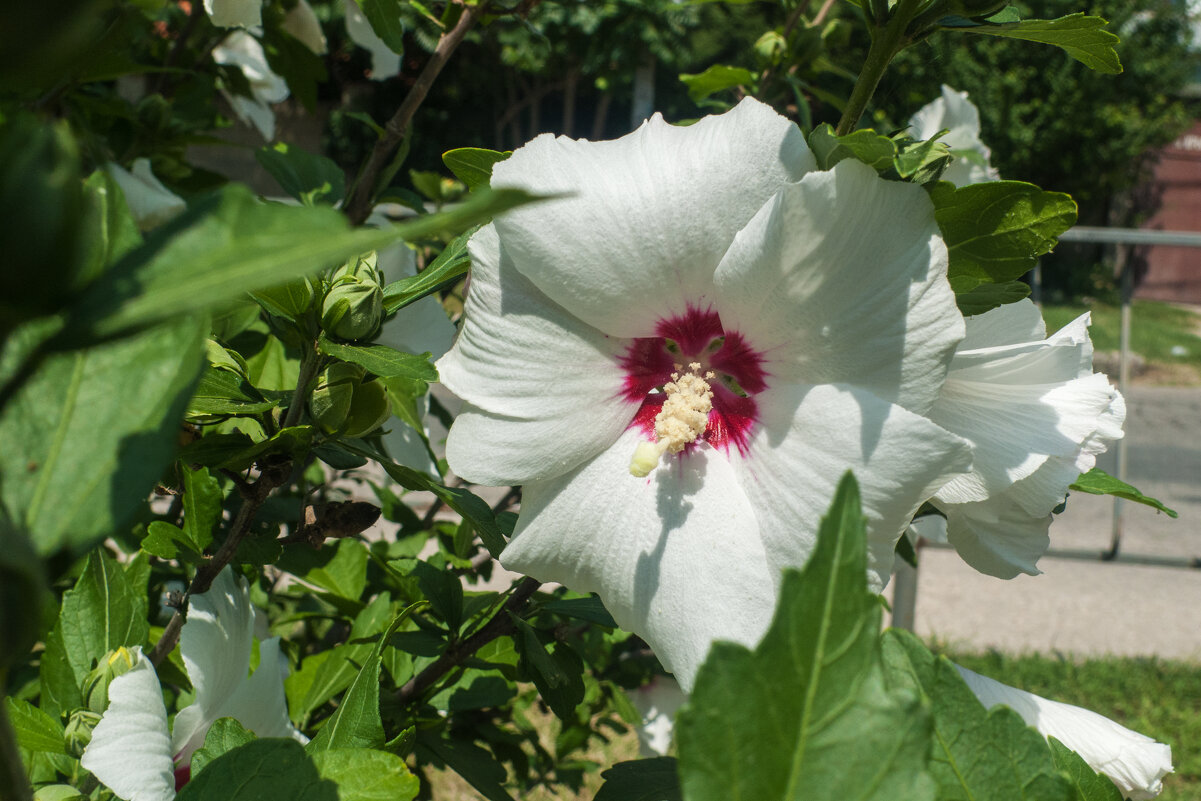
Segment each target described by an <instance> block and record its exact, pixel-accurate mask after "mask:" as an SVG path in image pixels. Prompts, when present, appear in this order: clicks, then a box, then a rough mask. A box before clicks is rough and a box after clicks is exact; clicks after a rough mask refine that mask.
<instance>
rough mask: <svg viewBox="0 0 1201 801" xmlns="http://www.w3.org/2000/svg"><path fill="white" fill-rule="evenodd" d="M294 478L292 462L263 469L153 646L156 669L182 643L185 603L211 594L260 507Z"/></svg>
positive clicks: (152, 657)
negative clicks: (226, 532)
mask: <svg viewBox="0 0 1201 801" xmlns="http://www.w3.org/2000/svg"><path fill="white" fill-rule="evenodd" d="M291 475H292V463H291V462H285V463H283V464H278V465H272V466H270V467H267V468H266V469H264V470H263V472H262V474H261V475H260V476H259V480H258V481H256V482H254V484H253V485H251V487H250V488H249V489H248V490H247V491H246V493H245V500H243V502H242V508H240V509H239V510H238V514H237V515H236V516H235V517H234V519H233V522H232V523H231V524H230V527H229V534H228V535H227V536H226V537H225V542H223V543H221V547H220V548H219V549H217V553H215V554H213V558H212V559H209V560H208V561H207V562H205V563H204V564H202V565H201V566H200V568H199V569H198V570H197V571H196V576H195V577H194V578H193V579H192V583H191V585H189V587H188V591H187V593H185V594H184V597H183V599H182V602H181V608H180V610H178V611H176V612H175V614H174V615H172V616H171V620H170V621H169V622H168V623H167V627H166V628H165V629H163V636H161V637H159V640H158V642H157V643H155V644H154V649H153V650H152V651H151V652H150V661H151V662H153V663H154V664H155V665H156V666H157V665H159V664H161V663H162V661H163V660H164V659H165V658H166V657H167V654H169V653H171V651H172V650H173V649H174V648H175V644H176V643H177V642H178V641H179V632H180V630H181V629H182V628H183V623H184V613H183V607H182V603H186V602H187V600H188V599H189V598H191V597H192V596H193V595H198V594H200V593H202V592H206V591H208V589H209V587H211V586H213V579H215V578H217V574H218V573H220V572H221V570H222V569H223V568H224V567H225V566H226V565H227V564H229V563H230V560H232V559H233V557H234V553H236V552H237V550H238V546H239V545H240V544H241V543H242V540H243V539H244V538H245V536H246V534H247V533H248V532H249V531H250V524H251V523H253V522H254V516H255V515H256V514H258V511H259V508H260V507H261V506H262V505H263V504H264V503H265V502H266V500H267V497H268V496H269V495H270V494H271V493H272V492H273V491H274V490H275V489H276V488H277V487H281V486H283V485H284V484H285V483H287V481H288V479H289V478H290V477H291Z"/></svg>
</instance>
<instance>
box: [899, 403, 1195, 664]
mask: <svg viewBox="0 0 1201 801" xmlns="http://www.w3.org/2000/svg"><path fill="white" fill-rule="evenodd" d="M1127 405H1128V419H1127V423H1126V432H1127V433H1126V436H1127V438H1128V440H1127V442H1128V444H1127V447H1128V457H1127V458H1128V462H1127V465H1128V476H1127V478H1128V480H1129V481H1130V483H1132V484H1134V485H1135V486H1136V487H1138V488H1139V489H1140V490H1142V491H1143V492H1144V493H1146V494H1148V495H1151V496H1152V497H1157V498H1159V499H1160V500H1161V501H1163V502H1164V503H1165V504H1167V505H1168V506H1169V507H1171V508H1173V509H1175V510H1176V511H1177V512H1179V513H1180V517H1179V519H1176V520H1173V519H1171V518H1169V517H1168V516H1167V515H1163V514H1157V513H1156V512H1155V511H1154V510H1152V509H1150V508H1148V507H1143V506H1140V505H1137V504H1131V503H1127V504H1125V505H1124V510H1123V520H1124V533H1123V537H1122V552H1123V553H1125V554H1144V555H1154V556H1167V557H1201V389H1197V388H1174V387H1135V388H1133V389H1132V390H1131V391H1130V392H1129V393H1128V396H1127ZM1099 466H1100V467H1101V468H1102V469H1104V470H1107V471H1109V472H1114V471H1115V469H1116V468H1115V467H1114V459H1113V456H1112V454H1106V455H1105V456H1104V457H1103V458H1102V461H1101V463H1100V465H1099ZM1112 510H1113V501H1112V500H1111V499H1109V498H1102V497H1095V496H1083V497H1081V496H1079V495H1073V496H1072V497H1071V498H1069V500H1068V508H1067V511H1066V512H1065V513H1064V514H1063V515H1061V516H1060V517H1059V518H1058V519H1057V520H1056V522H1055V523H1054V524H1053V525H1052V526H1051V543H1052V548H1072V549H1077V548H1087V549H1093V550H1096V551H1098V552H1099V551H1101V550H1104V549H1106V548H1108V547H1109V541H1110V531H1111V520H1112V517H1111V515H1112ZM1039 566H1040V567H1041V568H1042V570H1043V571H1044V572H1043V575H1041V576H1019V577H1017V578H1015V579H1013V580H1011V581H1003V580H1000V579H995V578H991V577H989V576H984V575H981V574H979V573H976V572H975V571H974V570H972V569H971V568H969V567H968V566H967V565H965V564H964V563H963V562H962V561H961V560H960V559H959V558H958V556H957V555H956V554H955V553H954V552H953V551H937V550H933V549H925V550H924V551H923V553H922V558H921V569H920V571H919V577H918V600H917V612H916V628H917V632H918V634H920V635H922V636H934V637H939V638H941V639H943V640H944V641H947V642H948V643H949V644H952V645H954V646H957V647H966V648H977V649H985V648H997V649H999V650H1003V651H1007V652H1011V653H1022V652H1027V651H1039V652H1043V653H1055V652H1061V653H1065V654H1075V655H1080V656H1083V655H1100V654H1121V655H1132V656H1137V655H1147V656H1149V655H1156V656H1160V657H1164V658H1173V659H1190V660H1194V661H1198V662H1201V570H1198V569H1192V570H1183V569H1172V568H1165V567H1148V566H1142V565H1133V564H1123V563H1121V562H1117V563H1101V562H1096V563H1094V562H1083V561H1075V560H1067V559H1056V558H1053V557H1044V558H1043V560H1042V561H1041V562H1040V563H1039Z"/></svg>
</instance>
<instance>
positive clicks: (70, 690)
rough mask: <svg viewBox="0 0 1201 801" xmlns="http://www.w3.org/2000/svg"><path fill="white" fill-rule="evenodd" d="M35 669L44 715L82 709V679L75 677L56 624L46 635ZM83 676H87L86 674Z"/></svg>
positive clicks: (61, 634) (59, 627)
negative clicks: (37, 667)
mask: <svg viewBox="0 0 1201 801" xmlns="http://www.w3.org/2000/svg"><path fill="white" fill-rule="evenodd" d="M41 661H42V664H41V667H40V668H39V670H38V687H39V689H40V698H39V702H40V704H41V707H42V709H44V710H45V711H47V712H50V713H53V714H57V715H62V714H65V713H67V712H70V711H71V710H73V709H78V708H79V707H81V706H83V693H82V692H80V685H82V684H83V677H82V676H76V674H75V670H74V668H73V667H72V666H71V662H70V660H69V659H68V658H67V646H66V645H64V644H63V628H62V624H61V623H59V624H56V625H55V627H54V628H52V629H51V630H50V633H49V634H47V635H46V650H44V651H43V652H42V660H41ZM85 675H86V674H85Z"/></svg>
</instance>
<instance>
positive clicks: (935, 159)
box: [892, 140, 955, 186]
mask: <svg viewBox="0 0 1201 801" xmlns="http://www.w3.org/2000/svg"><path fill="white" fill-rule="evenodd" d="M954 158H955V157H954V156H953V155H952V154H951V150H950V148H948V147H947V146H946V145H945V144H943V143H942V142H939V141H937V140H930V141H925V142H914V143H912V144H909V145H906V146H905V147H903V148H901V152H899V153H897V155H896V158H894V159H893V161H892V165H893V168H894V169H895V170H896V171H897V175H899V176H900V177H902V178H904V179H905V180H907V181H912V182H913V183H915V184H922V185H923V186H924V185H925V184H928V183H931V182H932V181H937V180H938V177H939V176H940V175H942V171H943V170H945V169H946V168H947V165H949V164H950V163H951V161H952V160H953V159H954Z"/></svg>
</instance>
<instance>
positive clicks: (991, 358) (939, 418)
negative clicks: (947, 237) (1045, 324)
mask: <svg viewBox="0 0 1201 801" xmlns="http://www.w3.org/2000/svg"><path fill="white" fill-rule="evenodd" d="M1037 314H1038V311H1037V309H1036V308H1035V307H1034V306H1033V304H1029V303H1017V304H1010V305H1009V306H1002V307H1000V308H998V309H994V310H992V311H990V312H988V313H986V314H984V315H981V316H978V317H971V318H969V319H968V323H967V327H968V338H967V340H965V341H967V342H969V343H970V344H971V345H973V347H971V348H964V347H962V346H961V347H960V350H959V351H958V352H957V353H956V354H955V358H954V359H953V360H952V361H951V370H950V372H949V373H948V375H947V380H946V382H945V383H944V384H943V387H942V392H941V394H940V396H939V399H938V402H937V403H936V404H935V406H934V408H933V409H931V410H930V419H931V420H933V421H934V422H936V423H938V424H939V425H940V426H942V427H943V428H946V429H947V430H949V431H953V432H955V433H957V434H960V435H961V436H963V437H965V438H967V439H968V440H970V441H971V442H972V446H973V448H974V451H975V459H974V462H973V465H972V470H971V472H970V473H968V474H965V475H963V476H960V477H958V478H955V479H954V480H952V481H950V482H949V483H948V484H947V485H946V486H945V487H943V488H941V489H940V490H939V492H938V494H937V496H936V497H937V498H938V500H939V501H940V502H942V503H943V504H951V503H972V502H979V501H983V500H986V499H987V498H989V497H992V496H996V495H998V494H1000V493H1003V492H1007V491H1009V490H1010V488H1011V487H1014V485H1015V483H1016V482H1020V483H1021V487H1020V489H1018V488H1015V490H1014V494H1011V495H1010V496H1009V497H1010V499H1011V501H1016V502H1018V503H1020V504H1021V506H1022V508H1023V509H1025V511H1026V512H1027V514H1029V515H1033V516H1035V517H1043V516H1045V515H1047V514H1050V512H1051V510H1052V509H1054V508H1055V507H1056V506H1058V505H1059V504H1060V503H1061V502H1062V501H1063V497H1064V493H1065V492H1066V491H1067V488H1068V485H1069V484H1070V483H1071V482H1072V481H1073V480H1075V477H1076V476H1077V475H1079V473H1080V472H1082V471H1084V470H1087V469H1089V468H1091V467H1092V466H1093V464H1095V461H1096V454H1097V453H1100V452H1101V451H1103V450H1104V444H1105V442H1106V441H1108V440H1111V439H1114V438H1117V437H1120V436H1121V422H1122V420H1123V419H1124V417H1125V407H1124V405H1123V404H1122V401H1121V398H1120V396H1119V395H1118V393H1117V392H1116V391H1115V390H1114V389H1113V388H1112V387H1111V386H1110V385H1109V381H1108V380H1107V379H1106V378H1105V376H1103V375H1101V374H1099V373H1097V374H1094V373H1092V344H1091V342H1090V341H1089V338H1088V332H1087V325H1088V319H1087V316H1084V317H1081V318H1078V319H1077V320H1075V321H1073V322H1072V323H1071V324H1069V325H1068V326H1065V327H1064V329H1063V330H1062V331H1059V332H1057V333H1056V334H1055V335H1053V336H1051V337H1049V338H1048V339H1046V340H1036V341H1033V342H1015V341H1014V339H1015V336H1016V335H1015V334H1014V331H1029V330H1031V329H1034V330H1035V331H1037V328H1038V326H1036V325H1035V324H1034V321H1033V315H1037ZM994 338H995V339H996V340H999V343H998V344H990V339H994ZM1076 468H1079V469H1076ZM1073 470H1074V472H1073Z"/></svg>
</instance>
